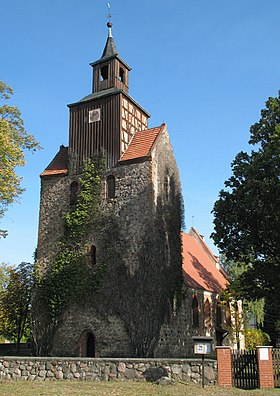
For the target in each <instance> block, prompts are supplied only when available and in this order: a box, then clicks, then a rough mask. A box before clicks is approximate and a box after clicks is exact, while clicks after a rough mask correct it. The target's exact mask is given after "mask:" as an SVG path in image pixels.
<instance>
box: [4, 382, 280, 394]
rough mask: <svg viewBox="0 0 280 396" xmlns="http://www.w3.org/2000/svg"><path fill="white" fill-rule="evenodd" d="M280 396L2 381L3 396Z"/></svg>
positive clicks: (275, 391)
mask: <svg viewBox="0 0 280 396" xmlns="http://www.w3.org/2000/svg"><path fill="white" fill-rule="evenodd" d="M72 395H75V396H87V395H91V396H104V395H109V396H136V395H139V396H140V395H141V396H237V395H244V396H272V395H276V396H277V395H278V396H280V389H271V390H259V389H257V390H252V391H245V390H240V389H223V388H219V387H218V386H206V387H205V388H204V389H202V388H201V386H199V385H193V384H183V383H176V384H175V385H166V386H160V385H155V384H151V383H146V382H129V381H126V382H96V381H85V382H83V381H33V382H29V381H0V396H72Z"/></svg>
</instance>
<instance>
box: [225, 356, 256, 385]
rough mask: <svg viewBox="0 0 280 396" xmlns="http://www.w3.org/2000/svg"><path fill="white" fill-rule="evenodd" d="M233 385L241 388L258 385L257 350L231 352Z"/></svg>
mask: <svg viewBox="0 0 280 396" xmlns="http://www.w3.org/2000/svg"><path fill="white" fill-rule="evenodd" d="M232 376H233V385H234V386H235V387H236V388H241V389H255V388H258V387H259V371H258V360H257V351H233V352H232Z"/></svg>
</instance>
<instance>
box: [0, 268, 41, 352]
mask: <svg viewBox="0 0 280 396" xmlns="http://www.w3.org/2000/svg"><path fill="white" fill-rule="evenodd" d="M7 272H8V273H6V275H5V281H4V282H5V283H4V286H3V288H2V289H1V290H0V336H2V337H4V338H6V339H8V340H11V341H14V342H16V343H17V345H18V350H19V344H20V341H21V339H22V337H23V336H25V337H29V335H30V308H31V307H30V305H31V295H32V289H33V274H32V272H33V267H32V265H31V264H30V263H24V262H23V263H21V264H20V265H19V266H18V267H17V268H11V267H10V268H8V269H7Z"/></svg>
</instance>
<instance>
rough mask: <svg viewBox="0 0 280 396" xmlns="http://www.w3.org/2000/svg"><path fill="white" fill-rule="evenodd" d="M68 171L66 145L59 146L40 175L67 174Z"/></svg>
mask: <svg viewBox="0 0 280 396" xmlns="http://www.w3.org/2000/svg"><path fill="white" fill-rule="evenodd" d="M67 173H68V147H65V146H63V145H61V146H60V149H59V152H58V153H57V154H56V156H55V157H54V159H53V160H52V161H51V163H50V164H49V165H48V166H47V167H46V169H45V170H44V172H42V173H41V175H40V176H54V175H67Z"/></svg>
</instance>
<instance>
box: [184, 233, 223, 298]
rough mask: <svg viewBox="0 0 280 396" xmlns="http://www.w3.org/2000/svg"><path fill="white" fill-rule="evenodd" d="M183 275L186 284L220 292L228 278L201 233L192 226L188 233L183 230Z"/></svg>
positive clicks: (195, 287)
mask: <svg viewBox="0 0 280 396" xmlns="http://www.w3.org/2000/svg"><path fill="white" fill-rule="evenodd" d="M182 244H183V275H184V283H185V285H186V286H188V287H191V288H194V289H204V290H208V291H211V292H216V293H219V292H220V291H221V290H222V289H225V288H226V286H227V284H228V280H227V278H226V273H225V271H224V270H223V268H222V267H221V266H220V264H219V261H218V259H217V258H216V257H215V256H214V255H213V253H212V252H211V250H210V249H209V247H208V246H207V245H206V243H205V242H204V240H203V239H202V237H201V235H199V234H198V232H197V231H196V230H195V229H194V228H193V227H192V228H191V230H190V232H189V233H188V234H186V233H184V232H182Z"/></svg>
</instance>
